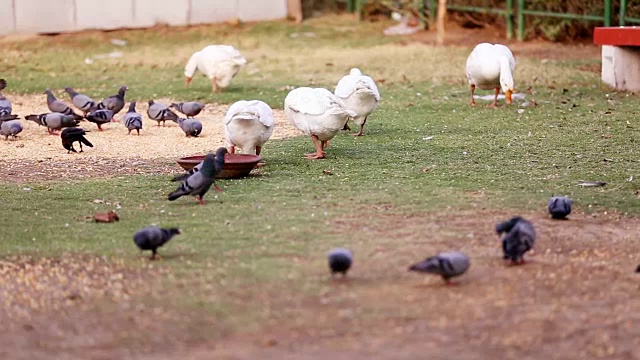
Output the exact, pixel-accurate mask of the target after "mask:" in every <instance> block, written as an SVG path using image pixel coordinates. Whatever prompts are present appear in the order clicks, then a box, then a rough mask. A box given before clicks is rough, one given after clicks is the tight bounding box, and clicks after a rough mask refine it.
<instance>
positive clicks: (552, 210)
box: [548, 196, 573, 220]
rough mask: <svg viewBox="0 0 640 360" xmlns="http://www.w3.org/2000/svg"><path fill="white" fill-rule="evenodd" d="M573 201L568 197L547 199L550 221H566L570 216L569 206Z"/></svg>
mask: <svg viewBox="0 0 640 360" xmlns="http://www.w3.org/2000/svg"><path fill="white" fill-rule="evenodd" d="M572 203H573V201H571V199H569V198H568V197H564V196H554V197H552V198H551V199H549V203H548V208H549V214H551V218H552V219H558V220H562V219H566V218H567V216H568V215H569V214H571V204H572Z"/></svg>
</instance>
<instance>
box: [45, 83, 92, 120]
mask: <svg viewBox="0 0 640 360" xmlns="http://www.w3.org/2000/svg"><path fill="white" fill-rule="evenodd" d="M43 94H47V106H48V107H49V110H51V112H54V113H56V112H57V113H61V114H65V115H73V117H74V118H75V119H76V120H82V116H80V115H78V114H76V113H74V112H73V110H72V109H71V108H70V107H69V106H68V105H67V104H65V103H64V102H63V101H61V100H58V99H56V97H55V95H53V91H51V90H50V89H47V90H45V91H44V93H43Z"/></svg>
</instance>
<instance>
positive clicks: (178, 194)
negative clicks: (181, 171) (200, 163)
mask: <svg viewBox="0 0 640 360" xmlns="http://www.w3.org/2000/svg"><path fill="white" fill-rule="evenodd" d="M182 195H184V193H183V192H182V191H180V189H178V190H176V191H174V192H172V193H171V194H169V197H168V199H169V201H173V200H176V199H177V198H179V197H181V196H182Z"/></svg>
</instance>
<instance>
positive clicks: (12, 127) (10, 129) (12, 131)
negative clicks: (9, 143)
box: [0, 120, 22, 140]
mask: <svg viewBox="0 0 640 360" xmlns="http://www.w3.org/2000/svg"><path fill="white" fill-rule="evenodd" d="M20 132H22V124H20V120H10V121H3V122H2V123H1V124H0V135H2V136H4V139H5V140H7V139H9V136H11V137H13V138H14V139H15V138H16V137H17V136H18V134H19V133H20Z"/></svg>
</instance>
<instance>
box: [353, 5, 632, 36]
mask: <svg viewBox="0 0 640 360" xmlns="http://www.w3.org/2000/svg"><path fill="white" fill-rule="evenodd" d="M419 2H420V5H419V11H420V12H421V13H422V14H424V15H425V16H426V17H428V19H429V23H430V24H433V23H434V22H435V14H436V10H437V7H438V4H437V0H419ZM364 3H366V0H347V8H348V10H349V11H352V12H357V13H360V12H361V9H362V4H364ZM427 3H428V5H427ZM628 4H629V1H628V0H620V8H619V14H618V23H619V25H620V26H624V25H625V24H626V23H638V24H640V18H633V17H629V16H627V15H626V14H627V7H628ZM447 10H453V11H460V12H476V13H483V14H497V15H500V16H503V17H504V18H505V22H506V25H507V29H506V37H507V38H508V39H511V38H513V31H514V25H515V24H517V26H518V34H517V37H518V40H520V41H522V40H524V38H525V27H526V20H525V16H527V15H529V16H544V17H556V18H561V19H568V20H580V21H597V22H601V23H602V24H603V25H604V26H611V24H612V18H613V16H612V10H613V8H612V1H611V0H604V11H603V14H602V15H583V14H572V13H568V14H567V13H557V12H552V11H542V10H529V9H527V8H526V0H517V4H514V0H506V6H505V8H493V7H484V6H466V5H456V4H451V5H447ZM427 12H428V14H427ZM514 15H516V16H515V18H514Z"/></svg>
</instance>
